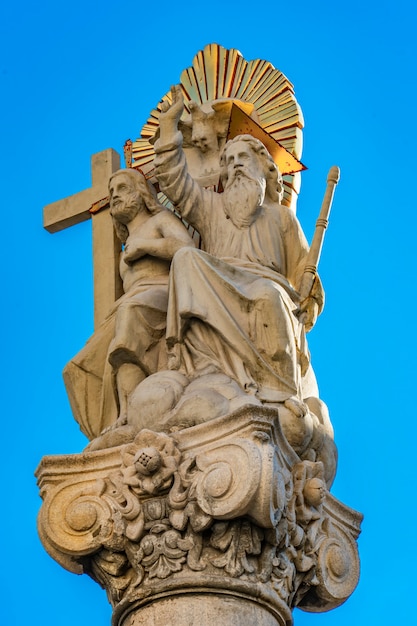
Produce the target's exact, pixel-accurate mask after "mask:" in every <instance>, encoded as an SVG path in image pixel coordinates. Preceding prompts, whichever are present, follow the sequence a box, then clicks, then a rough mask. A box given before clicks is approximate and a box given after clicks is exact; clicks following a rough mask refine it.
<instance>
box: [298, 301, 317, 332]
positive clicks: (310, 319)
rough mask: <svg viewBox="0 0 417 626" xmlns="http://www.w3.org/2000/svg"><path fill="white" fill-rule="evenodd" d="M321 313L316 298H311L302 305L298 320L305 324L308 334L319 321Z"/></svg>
mask: <svg viewBox="0 0 417 626" xmlns="http://www.w3.org/2000/svg"><path fill="white" fill-rule="evenodd" d="M318 313H319V305H318V302H317V300H316V299H315V298H313V297H312V296H309V297H308V298H306V299H305V300H303V302H302V303H301V305H300V308H299V310H298V312H297V315H298V318H299V320H300V322H301V323H302V324H304V326H305V329H306V332H307V333H308V332H309V331H310V330H311V329H312V328H313V326H314V324H315V323H316V321H317V316H318Z"/></svg>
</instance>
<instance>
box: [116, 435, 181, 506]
mask: <svg viewBox="0 0 417 626" xmlns="http://www.w3.org/2000/svg"><path fill="white" fill-rule="evenodd" d="M180 456H181V453H180V452H179V450H178V449H177V447H176V446H175V443H174V441H173V440H172V439H171V437H169V436H168V435H164V434H162V433H155V432H153V431H151V430H146V429H144V430H141V431H140V433H139V434H138V435H137V436H136V437H135V439H134V441H133V443H131V444H128V445H126V446H124V448H123V451H122V459H123V467H122V469H121V471H122V475H123V483H124V484H125V485H127V486H129V487H131V489H132V490H133V491H134V492H135V493H137V494H138V495H142V494H145V493H147V494H150V495H153V494H155V493H157V492H160V491H164V490H165V489H168V488H169V487H170V486H171V484H172V480H173V474H174V472H175V471H176V470H177V467H178V463H179V460H180Z"/></svg>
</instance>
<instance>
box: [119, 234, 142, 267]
mask: <svg viewBox="0 0 417 626" xmlns="http://www.w3.org/2000/svg"><path fill="white" fill-rule="evenodd" d="M147 243H148V240H147V239H139V238H136V239H132V240H131V241H129V243H127V244H126V245H125V249H124V255H123V260H124V262H125V263H127V265H132V263H134V262H135V261H137V260H139V259H141V258H142V257H143V256H145V254H147V253H148V252H147V249H146V248H147V245H146V244H147Z"/></svg>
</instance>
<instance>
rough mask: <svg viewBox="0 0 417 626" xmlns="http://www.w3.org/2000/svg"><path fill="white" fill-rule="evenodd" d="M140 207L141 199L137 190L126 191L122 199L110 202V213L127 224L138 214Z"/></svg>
mask: <svg viewBox="0 0 417 626" xmlns="http://www.w3.org/2000/svg"><path fill="white" fill-rule="evenodd" d="M140 207H141V199H140V197H139V195H138V194H137V192H131V193H127V194H126V195H125V196H124V198H123V200H119V201H118V202H112V203H111V208H110V214H111V216H112V217H114V218H115V219H116V220H118V221H119V222H120V223H121V224H126V225H127V224H129V222H131V221H132V220H133V218H134V217H136V215H137V214H138V212H139V210H140Z"/></svg>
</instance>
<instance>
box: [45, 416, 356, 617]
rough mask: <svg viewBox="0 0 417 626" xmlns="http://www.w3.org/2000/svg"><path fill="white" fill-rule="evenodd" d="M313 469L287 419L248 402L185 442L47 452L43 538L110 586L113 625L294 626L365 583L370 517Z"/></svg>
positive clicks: (183, 434) (162, 439)
mask: <svg viewBox="0 0 417 626" xmlns="http://www.w3.org/2000/svg"><path fill="white" fill-rule="evenodd" d="M323 473H324V470H323V465H322V463H321V462H315V461H309V460H301V459H300V458H299V457H298V456H297V454H296V453H295V452H294V450H293V449H292V448H291V447H290V445H289V444H288V442H287V440H286V439H285V437H284V435H283V433H282V430H281V427H280V421H279V411H278V410H276V409H272V408H266V407H253V406H248V407H244V408H242V409H240V410H239V411H236V412H235V413H232V414H230V415H227V416H225V417H221V418H217V419H214V420H212V421H210V422H207V423H204V424H201V425H198V426H194V427H191V428H188V429H184V430H181V431H178V432H176V433H172V434H169V435H168V434H163V433H156V432H153V431H150V430H142V431H140V432H139V433H138V434H137V435H136V437H135V439H134V440H133V441H132V442H130V443H127V444H125V445H122V446H118V447H115V448H109V449H106V450H100V451H93V452H89V451H86V452H84V453H82V454H74V455H65V456H48V457H44V458H43V459H42V461H41V464H40V466H39V468H38V470H37V477H38V482H39V486H40V490H41V496H42V498H43V501H44V502H43V505H42V508H41V511H40V514H39V520H38V523H39V534H40V537H41V540H42V542H43V544H44V546H45V548H46V550H47V551H48V552H49V554H50V555H51V556H52V557H53V558H54V559H55V560H56V561H58V562H59V563H60V564H61V565H62V566H64V567H65V568H66V569H68V570H69V571H71V572H74V573H78V574H80V573H87V574H88V575H90V576H91V577H92V578H93V579H94V580H96V581H97V582H98V583H99V584H100V585H101V586H102V587H104V588H105V589H106V591H107V595H108V598H109V601H110V602H111V603H112V605H113V608H114V614H113V626H142V625H145V624H161V626H162V624H167V623H175V624H177V625H178V626H182V625H184V626H185V625H186V624H187V626H188V625H189V624H198V625H199V626H205V625H207V626H208V625H209V624H210V625H211V624H213V623H216V621H217V623H222V624H225V625H227V626H235V625H236V626H237V624H242V623H245V624H248V625H253V626H255V625H259V624H261V625H264V626H277V625H279V626H289V625H290V624H292V617H291V611H292V609H293V608H294V607H296V606H297V607H299V608H301V609H304V610H307V611H313V612H321V611H327V610H329V609H331V608H334V607H336V606H338V605H340V604H342V603H343V602H344V601H345V600H346V599H347V598H348V597H349V595H350V594H351V593H352V592H353V590H354V588H355V587H356V584H357V581H358V577H359V560H358V554H357V546H356V539H357V537H358V535H359V532H360V522H361V519H362V515H361V514H360V513H357V512H356V511H354V510H352V509H350V508H348V507H346V506H345V505H344V504H342V503H341V502H339V501H338V500H336V499H335V498H334V497H333V496H331V495H330V493H329V492H328V490H327V488H326V486H325V481H324V478H323Z"/></svg>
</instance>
